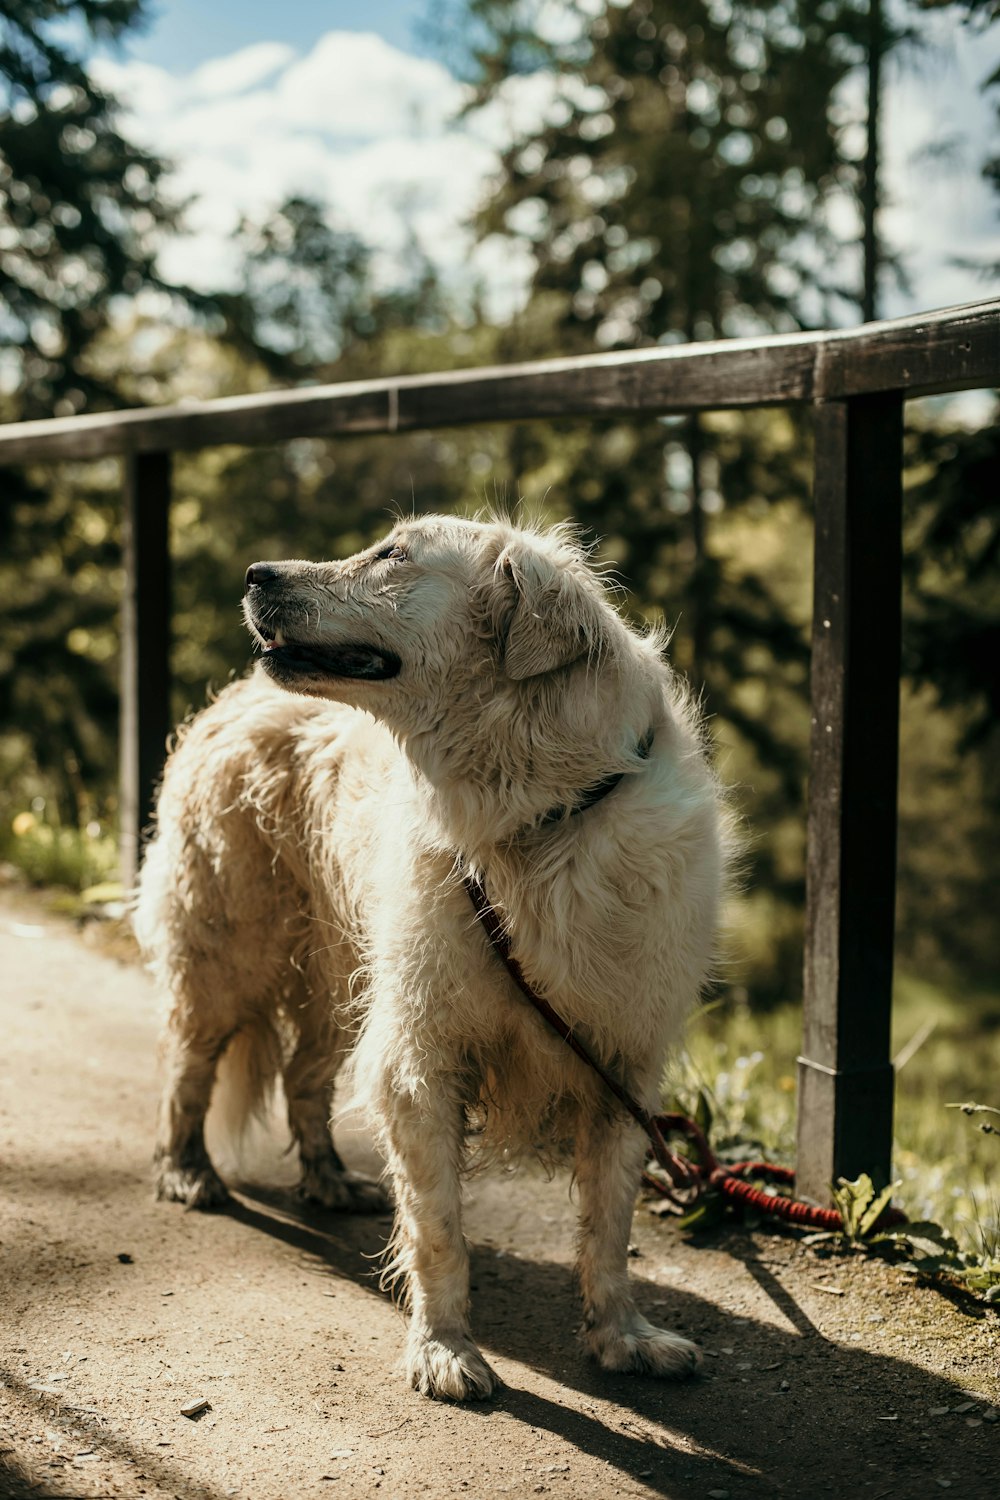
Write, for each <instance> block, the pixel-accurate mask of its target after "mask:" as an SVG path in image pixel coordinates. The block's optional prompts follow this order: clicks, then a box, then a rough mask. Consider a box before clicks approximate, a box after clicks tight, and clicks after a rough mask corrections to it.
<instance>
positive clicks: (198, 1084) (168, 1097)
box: [153, 1026, 229, 1208]
mask: <svg viewBox="0 0 1000 1500" xmlns="http://www.w3.org/2000/svg"><path fill="white" fill-rule="evenodd" d="M228 1041H229V1037H228V1035H219V1034H217V1033H211V1032H207V1033H205V1032H197V1031H194V1032H192V1031H187V1032H185V1033H184V1034H182V1033H181V1032H180V1031H179V1030H178V1029H177V1028H176V1027H174V1026H171V1027H170V1029H169V1031H168V1033H167V1041H166V1051H167V1077H166V1083H165V1086H164V1090H163V1097H162V1100H161V1104H160V1118H159V1127H158V1130H157V1139H156V1152H155V1155H154V1158H153V1161H154V1174H155V1187H156V1196H157V1197H158V1198H165V1199H168V1200H170V1201H171V1202H174V1203H186V1204H187V1206H188V1208H219V1207H220V1206H221V1205H222V1204H224V1203H226V1202H227V1200H228V1198H229V1194H228V1192H227V1191H226V1186H225V1184H224V1182H223V1181H222V1178H221V1177H220V1176H219V1174H218V1172H216V1170H215V1168H214V1166H213V1165H212V1162H211V1160H210V1158H209V1155H208V1151H207V1150H206V1148H205V1115H206V1114H207V1113H208V1105H209V1101H210V1099H211V1097H212V1087H213V1085H214V1083H215V1074H216V1069H217V1067H218V1063H219V1058H220V1057H221V1056H222V1053H223V1052H224V1051H225V1048H226V1044H227V1042H228Z"/></svg>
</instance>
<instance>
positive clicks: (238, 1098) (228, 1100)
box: [212, 1016, 283, 1150]
mask: <svg viewBox="0 0 1000 1500" xmlns="http://www.w3.org/2000/svg"><path fill="white" fill-rule="evenodd" d="M282 1061H283V1050H282V1043H281V1037H280V1035H279V1033H278V1031H277V1029H276V1027H275V1026H274V1024H273V1022H272V1021H270V1020H269V1019H268V1018H267V1017H266V1016H255V1017H254V1018H253V1019H252V1020H250V1021H248V1022H246V1023H245V1024H244V1025H242V1026H241V1027H240V1029H239V1031H237V1032H236V1033H235V1035H234V1036H233V1037H232V1039H231V1040H230V1042H229V1045H228V1046H227V1047H226V1050H225V1052H224V1053H223V1054H222V1057H221V1058H220V1060H219V1069H218V1072H217V1074H216V1079H215V1088H214V1090H213V1091H212V1114H213V1116H214V1118H215V1121H216V1122H217V1125H218V1128H219V1131H220V1134H221V1135H223V1136H224V1138H225V1140H226V1142H227V1144H229V1145H231V1146H232V1147H233V1148H235V1149H237V1150H238V1148H239V1147H240V1145H241V1144H242V1142H243V1140H244V1138H245V1136H246V1134H247V1130H248V1129H249V1127H250V1126H251V1124H252V1123H253V1122H254V1121H259V1120H263V1118H264V1116H265V1115H266V1114H267V1111H268V1110H269V1109H270V1107H271V1104H272V1102H273V1099H274V1089H275V1084H276V1083H277V1081H278V1078H279V1077H280V1076H281V1069H282Z"/></svg>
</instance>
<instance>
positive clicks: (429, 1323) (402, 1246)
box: [384, 1079, 500, 1401]
mask: <svg viewBox="0 0 1000 1500" xmlns="http://www.w3.org/2000/svg"><path fill="white" fill-rule="evenodd" d="M457 1095H458V1091H457V1090H456V1089H455V1088H454V1087H451V1086H449V1080H445V1079H430V1080H428V1081H427V1082H426V1083H425V1085H424V1086H423V1087H422V1088H421V1089H420V1090H419V1093H414V1094H408V1093H402V1092H396V1093H394V1095H393V1096H392V1101H391V1104H390V1105H389V1107H388V1108H387V1109H386V1111H385V1113H386V1116H387V1117H386V1118H385V1119H384V1139H385V1144H386V1147H387V1155H388V1158H389V1166H390V1168H391V1170H392V1174H393V1181H394V1185H395V1189H396V1205H397V1208H396V1231H395V1245H394V1249H395V1258H394V1260H393V1262H392V1265H391V1266H390V1269H389V1274H390V1276H391V1275H393V1274H394V1273H396V1274H400V1275H402V1276H405V1278H406V1282H407V1291H408V1298H409V1304H410V1313H411V1318H410V1329H409V1337H408V1340H407V1347H406V1373H407V1375H408V1377H409V1380H410V1384H411V1385H413V1386H414V1387H415V1388H416V1389H417V1390H418V1391H422V1392H423V1394H424V1395H425V1396H437V1397H446V1398H448V1399H450V1400H452V1401H467V1400H482V1399H484V1398H485V1397H487V1396H491V1395H492V1394H493V1392H494V1391H495V1390H496V1389H497V1387H498V1386H499V1385H500V1380H499V1377H498V1376H497V1375H496V1374H495V1373H494V1371H493V1370H491V1369H490V1367H489V1365H488V1364H487V1363H486V1361H485V1360H484V1359H483V1356H482V1355H481V1354H480V1352H479V1350H478V1349H477V1348H476V1346H475V1344H474V1343H473V1341H472V1337H471V1334H470V1331H469V1255H468V1250H467V1248H466V1244H465V1240H464V1238H463V1235H462V1219H461V1213H462V1204H461V1163H462V1154H463V1150H464V1144H463V1135H464V1127H465V1120H464V1111H463V1109H462V1106H461V1103H460V1101H459V1100H458V1097H457Z"/></svg>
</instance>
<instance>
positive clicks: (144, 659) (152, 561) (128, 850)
mask: <svg viewBox="0 0 1000 1500" xmlns="http://www.w3.org/2000/svg"><path fill="white" fill-rule="evenodd" d="M123 479H124V484H123V492H124V493H123V508H122V562H123V565H124V572H125V582H124V590H123V594H122V623H121V709H120V715H119V731H118V732H119V746H120V758H121V768H120V777H119V840H120V845H119V852H120V863H121V873H122V883H123V885H124V887H125V889H126V891H129V890H131V889H132V887H133V886H134V884H135V879H136V876H137V874H138V872H139V861H140V858H141V854H142V839H143V830H144V829H145V828H146V827H147V825H148V824H149V820H150V818H151V816H152V812H153V799H154V792H155V788H156V783H157V780H158V779H159V776H160V772H161V771H162V769H163V762H164V759H165V756H166V744H167V736H168V735H169V734H170V731H171V730H172V728H173V717H172V715H171V712H170V546H169V531H168V528H169V519H170V454H169V453H139V454H131V455H129V456H128V457H127V458H126V459H125V462H124V475H123Z"/></svg>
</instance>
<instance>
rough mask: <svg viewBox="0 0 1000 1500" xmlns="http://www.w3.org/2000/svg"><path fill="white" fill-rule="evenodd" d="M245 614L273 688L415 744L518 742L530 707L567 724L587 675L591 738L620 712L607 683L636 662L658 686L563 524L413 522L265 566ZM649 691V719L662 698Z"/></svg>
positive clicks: (583, 701) (647, 652)
mask: <svg viewBox="0 0 1000 1500" xmlns="http://www.w3.org/2000/svg"><path fill="white" fill-rule="evenodd" d="M244 611H245V615H246V620H247V624H248V625H249V627H250V631H251V634H252V635H253V637H254V639H255V640H256V642H257V644H258V645H259V646H260V648H261V650H262V653H263V662H264V668H265V670H266V671H267V673H268V675H269V676H270V677H272V678H273V679H274V681H275V682H278V683H280V684H281V685H282V686H283V687H286V688H289V689H291V690H293V691H295V692H301V693H308V694H311V695H313V696H318V697H326V698H333V699H336V700H338V701H342V702H347V703H351V704H354V705H356V706H357V707H359V708H364V709H367V710H368V711H369V712H371V713H372V714H374V715H375V717H377V718H379V719H381V720H382V721H383V722H384V723H386V724H387V725H388V726H389V728H390V729H392V730H393V731H394V732H396V733H397V734H398V735H399V736H400V737H401V738H403V739H410V738H411V737H413V736H416V735H421V734H423V735H428V734H429V733H433V734H434V736H435V737H436V738H437V739H438V740H439V741H443V740H444V739H449V740H450V741H451V743H452V746H453V752H452V758H454V753H457V743H456V742H457V739H458V737H459V735H460V734H464V735H465V737H466V739H469V738H476V739H478V740H483V739H484V738H487V737H488V736H489V735H490V733H498V732H500V726H502V733H503V737H504V738H505V740H506V741H507V742H508V743H509V737H510V732H511V730H512V729H513V728H514V725H513V721H514V720H517V719H518V718H519V717H520V716H519V714H518V712H517V710H518V706H519V705H520V704H522V703H527V702H528V701H529V700H530V703H531V718H532V720H533V721H535V722H537V720H538V716H539V714H540V713H543V714H544V713H548V714H549V716H550V717H557V718H561V719H563V720H565V715H564V713H563V711H562V709H561V707H559V704H560V703H561V700H562V698H563V697H564V696H566V693H565V689H566V688H567V687H569V686H570V685H571V682H572V681H573V680H574V674H575V673H577V672H586V673H587V675H588V689H587V691H586V692H585V693H579V692H577V693H573V694H571V696H572V698H573V701H574V702H575V703H577V704H578V705H579V709H578V713H579V715H580V716H582V717H580V718H579V725H578V729H577V731H576V734H577V738H578V739H581V738H586V739H589V740H590V742H591V743H592V742H593V739H594V736H595V734H596V732H597V727H598V723H599V719H600V716H601V715H605V716H606V715H607V714H608V713H615V712H616V709H615V705H613V704H612V703H611V701H610V698H609V696H608V692H604V693H603V694H602V689H601V684H602V683H604V684H606V685H607V686H608V691H609V692H610V684H612V683H613V682H614V681H616V680H617V679H618V678H620V676H621V672H622V670H624V671H625V674H626V676H632V678H633V680H634V669H635V664H636V659H637V657H638V659H639V660H640V661H641V662H642V663H643V664H644V665H645V668H646V669H647V670H646V672H644V673H643V675H645V676H646V677H647V688H648V687H649V681H648V669H649V667H650V666H651V665H652V664H653V662H654V661H657V662H658V658H657V650H656V646H655V644H654V643H653V642H651V641H646V640H642V639H641V638H640V637H638V636H636V635H635V634H634V633H633V632H632V631H630V630H629V629H628V627H627V626H626V625H625V623H624V621H623V620H622V619H621V618H620V617H619V615H618V613H617V611H616V610H614V609H613V608H612V607H611V605H610V604H609V602H608V600H607V597H606V590H605V588H604V586H603V584H602V583H601V581H600V579H599V577H598V576H597V575H596V574H595V573H594V571H593V570H592V569H591V568H590V567H589V565H588V564H587V561H586V558H585V556H584V553H583V551H582V550H581V548H580V547H579V545H578V544H577V543H576V542H575V541H574V540H573V538H572V537H571V535H570V534H569V533H567V531H566V530H565V529H560V528H555V529H554V530H551V531H547V532H533V531H526V530H521V529H519V528H517V527H514V526H511V525H508V524H506V523H503V522H477V521H466V520H461V519H457V518H454V517H445V516H427V517H422V518H417V519H412V520H407V521H401V522H400V523H399V524H398V525H397V526H396V527H394V528H393V530H392V531H391V532H390V534H389V535H388V536H387V537H386V538H385V540H384V541H381V542H379V543H377V545H376V546H374V547H370V548H368V549H367V551H364V552H360V553H357V554H356V555H355V556H353V557H349V558H347V559H345V560H344V561H343V562H329V563H309V562H282V563H267V562H265V563H254V564H253V566H252V567H251V568H250V569H249V570H248V572H247V590H246V596H245V600H244ZM630 662H631V669H630V667H629V665H628V664H629V663H630ZM616 696H617V695H616ZM630 696H631V698H632V701H633V702H635V700H636V695H635V694H634V693H632V694H631V695H630ZM638 696H639V699H640V701H641V707H640V708H639V709H638V713H639V714H640V715H645V714H646V713H647V712H648V707H649V702H650V694H649V692H648V691H647V692H645V693H641V694H639V695H638ZM602 698H603V701H602ZM584 720H585V721H586V722H584ZM459 725H461V726H462V728H461V729H459ZM647 726H648V719H644V721H643V722H642V723H638V724H637V725H636V726H635V728H636V733H637V735H638V736H640V737H641V735H642V733H643V731H644V730H645V729H646V728H647ZM526 732H527V731H526ZM568 736H569V727H568V725H567V737H568ZM600 737H601V738H603V736H600ZM518 753H519V754H528V755H530V754H531V753H532V752H531V747H530V746H529V745H527V744H525V745H523V746H522V747H521V748H520V750H519V752H518Z"/></svg>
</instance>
